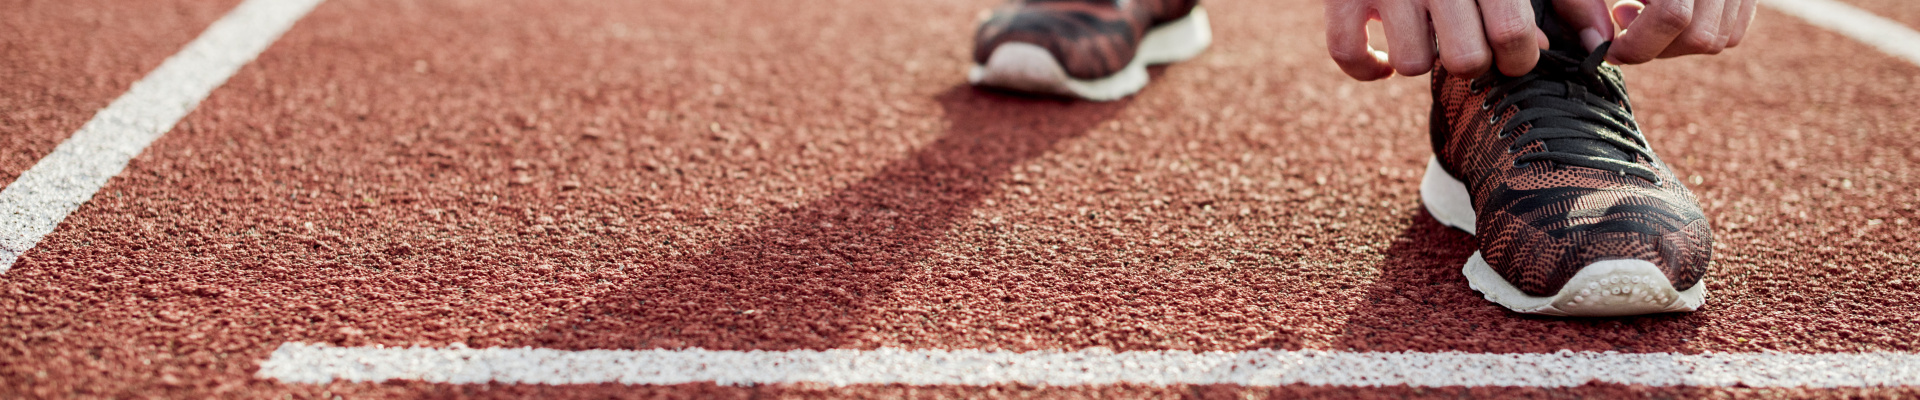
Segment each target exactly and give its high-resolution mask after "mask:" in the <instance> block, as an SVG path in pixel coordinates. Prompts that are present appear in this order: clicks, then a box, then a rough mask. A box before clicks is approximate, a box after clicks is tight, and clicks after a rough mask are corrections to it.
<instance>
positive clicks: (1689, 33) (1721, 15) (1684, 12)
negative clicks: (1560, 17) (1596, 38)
mask: <svg viewBox="0 0 1920 400" xmlns="http://www.w3.org/2000/svg"><path fill="white" fill-rule="evenodd" d="M1583 1H1584V2H1588V3H1597V2H1599V1H1604V0H1583ZM1647 3H1649V4H1643V3H1641V2H1640V1H1639V0H1624V1H1620V3H1619V4H1615V5H1613V18H1614V19H1615V20H1617V21H1619V22H1620V25H1621V26H1624V27H1626V31H1625V32H1622V33H1620V37H1619V39H1617V40H1615V41H1614V42H1613V47H1612V49H1610V50H1608V51H1607V61H1609V62H1612V63H1615V64H1639V63H1644V62H1648V61H1653V60H1654V59H1656V58H1670V57H1679V56H1684V55H1691V54H1719V53H1720V51H1721V50H1725V49H1729V48H1733V47H1734V46H1739V45H1740V39H1741V38H1742V37H1745V36H1746V33H1747V25H1749V24H1751V23H1752V22H1753V9H1754V7H1755V6H1758V5H1759V0H1657V1H1656V0H1647ZM1589 8H1591V6H1589ZM1562 14H1565V13H1564V12H1563V13H1562Z"/></svg>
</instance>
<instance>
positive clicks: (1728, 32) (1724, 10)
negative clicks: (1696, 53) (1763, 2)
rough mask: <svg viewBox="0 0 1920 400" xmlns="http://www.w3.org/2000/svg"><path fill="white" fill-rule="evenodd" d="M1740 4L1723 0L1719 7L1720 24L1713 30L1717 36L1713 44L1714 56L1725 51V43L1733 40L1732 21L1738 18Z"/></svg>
mask: <svg viewBox="0 0 1920 400" xmlns="http://www.w3.org/2000/svg"><path fill="white" fill-rule="evenodd" d="M1740 3H1742V1H1740V0H1725V2H1724V3H1721V5H1720V24H1719V25H1716V26H1717V28H1714V30H1713V33H1714V34H1715V35H1719V37H1718V38H1716V39H1714V42H1713V47H1714V50H1715V53H1716V54H1718V52H1721V51H1726V50H1727V42H1728V41H1731V40H1733V26H1734V25H1735V23H1734V21H1735V20H1737V19H1739V18H1740Z"/></svg>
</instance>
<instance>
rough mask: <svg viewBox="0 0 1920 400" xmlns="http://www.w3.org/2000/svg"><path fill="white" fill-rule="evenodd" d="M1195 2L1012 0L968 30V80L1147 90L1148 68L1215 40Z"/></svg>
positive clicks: (1106, 95)
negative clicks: (970, 35)
mask: <svg viewBox="0 0 1920 400" xmlns="http://www.w3.org/2000/svg"><path fill="white" fill-rule="evenodd" d="M1198 2H1199V0H1012V1H1010V2H1008V3H1007V4H1005V5H1003V6H1001V7H1000V8H997V9H995V10H993V12H992V13H990V14H988V15H987V16H986V17H985V19H983V20H982V21H981V22H980V27H979V29H978V30H977V31H976V32H975V33H974V48H973V62H974V64H973V68H972V70H970V71H968V72H967V82H969V83H972V84H974V85H979V86H986V87H995V88H1002V89H1009V90H1015V91H1022V92H1031V93H1040V94H1051V95H1060V96H1069V97H1078V98H1082V99H1087V100H1094V101H1108V100H1115V99H1119V98H1122V97H1126V96H1127V95H1130V94H1133V93H1134V92H1138V91H1140V88H1142V87H1145V86H1146V85H1147V66H1149V65H1158V64H1166V63H1172V62H1177V61H1182V60H1186V59H1189V58H1193V57H1194V56H1196V55H1199V54H1200V52H1201V51H1202V50H1206V48H1207V45H1209V44H1211V43H1212V42H1213V31H1212V30H1211V28H1209V27H1208V25H1207V13H1206V10H1204V9H1202V8H1201V7H1199V6H1198Z"/></svg>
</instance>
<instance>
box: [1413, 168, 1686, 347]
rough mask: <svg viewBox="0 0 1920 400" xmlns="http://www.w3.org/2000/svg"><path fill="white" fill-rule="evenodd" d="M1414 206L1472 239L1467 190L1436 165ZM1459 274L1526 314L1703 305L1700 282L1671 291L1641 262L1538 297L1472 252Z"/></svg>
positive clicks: (1619, 264)
mask: <svg viewBox="0 0 1920 400" xmlns="http://www.w3.org/2000/svg"><path fill="white" fill-rule="evenodd" d="M1420 202H1421V203H1422V204H1424V205H1426V207H1427V213H1428V214H1432V215H1433V218H1434V219H1436V220H1439V221H1440V224H1442V225H1446V226H1450V227H1454V228H1457V229H1460V230H1463V231H1466V232H1467V233H1470V234H1471V233H1474V222H1475V221H1474V218H1475V217H1474V212H1473V199H1472V197H1471V196H1470V195H1468V194H1467V185H1466V184H1464V183H1461V182H1460V180H1459V179H1455V178H1454V177H1453V175H1451V174H1448V173H1447V171H1446V170H1445V169H1443V168H1441V167H1440V160H1439V159H1429V160H1427V173H1426V176H1425V177H1424V178H1422V179H1421V180H1420ZM1461 273H1463V274H1466V276H1467V285H1468V286H1470V287H1472V288H1473V290H1476V291H1479V292H1480V294H1481V295H1482V296H1485V297H1486V298H1487V300H1488V301H1492V302H1494V303H1496V304H1499V305H1501V306H1503V307H1506V308H1507V309H1509V310H1513V311H1515V312H1522V313H1528V314H1546V315H1560V316H1573V317H1613V316H1622V315H1640V314H1654V313H1663V312H1690V311H1694V310H1699V309H1700V305H1701V304H1705V303H1706V300H1707V289H1706V286H1707V285H1706V284H1705V283H1704V282H1703V283H1698V284H1694V285H1693V287H1692V288H1688V289H1687V290H1684V291H1682V290H1675V289H1674V288H1673V282H1670V281H1668V280H1667V275H1666V274H1663V273H1660V268H1659V267H1657V266H1655V265H1653V263H1652V262H1648V261H1645V260H1631V259H1628V260H1605V261H1599V262H1595V263H1593V264H1588V265H1587V266H1586V267H1585V268H1581V269H1580V272H1579V273H1576V274H1574V275H1573V279H1571V280H1568V281H1567V284H1566V286H1563V287H1561V288H1560V292H1559V293H1555V294H1553V295H1552V296H1544V297H1543V296H1531V295H1528V294H1526V293H1525V292H1521V291H1520V288H1516V287H1514V286H1513V284H1512V283H1508V282H1507V280H1506V278H1502V277H1501V276H1500V273H1499V272H1495V271H1494V270H1493V267H1492V266H1489V265H1487V260H1486V259H1484V258H1481V257H1480V252H1477V251H1476V252H1474V253H1473V257H1472V258H1468V259H1467V265H1466V266H1465V267H1463V268H1462V269H1461Z"/></svg>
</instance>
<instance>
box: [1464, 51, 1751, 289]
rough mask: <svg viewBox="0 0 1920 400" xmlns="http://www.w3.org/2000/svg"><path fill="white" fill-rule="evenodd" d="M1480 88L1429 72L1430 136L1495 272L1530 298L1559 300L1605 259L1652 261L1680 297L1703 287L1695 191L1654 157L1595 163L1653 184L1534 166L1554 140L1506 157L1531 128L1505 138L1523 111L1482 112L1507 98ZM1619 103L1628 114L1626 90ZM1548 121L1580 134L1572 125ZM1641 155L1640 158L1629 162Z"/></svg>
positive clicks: (1607, 77) (1614, 76) (1610, 72)
mask: <svg viewBox="0 0 1920 400" xmlns="http://www.w3.org/2000/svg"><path fill="white" fill-rule="evenodd" d="M1543 60H1544V57H1543ZM1543 68H1545V66H1543ZM1490 73H1496V74H1497V72H1490ZM1597 75H1599V76H1598V78H1599V82H1598V83H1600V84H1605V85H1609V86H1612V87H1611V88H1595V89H1597V90H1609V89H1612V90H1619V89H1620V88H1621V87H1623V86H1622V85H1620V84H1619V83H1620V76H1619V70H1618V69H1615V68H1613V67H1610V66H1601V67H1600V71H1599V73H1598V74H1597ZM1503 78H1504V77H1503ZM1504 79H1512V78H1504ZM1556 79H1558V78H1549V80H1550V81H1552V80H1556ZM1547 83H1548V84H1563V85H1564V84H1567V83H1563V82H1557V81H1553V82H1547ZM1592 83H1593V82H1589V83H1584V84H1592ZM1574 84H1583V83H1577V82H1576V83H1574ZM1486 86H1487V85H1484V84H1482V85H1475V84H1474V82H1473V81H1471V80H1468V79H1462V78H1458V77H1453V76H1451V75H1450V74H1448V73H1447V72H1446V71H1444V70H1442V71H1436V72H1435V73H1434V74H1433V91H1434V93H1433V94H1434V110H1433V120H1432V124H1433V131H1432V135H1433V145H1434V150H1435V153H1436V154H1437V155H1438V157H1439V159H1440V163H1441V164H1442V166H1443V167H1444V168H1446V169H1447V172H1449V173H1451V174H1453V176H1454V177H1456V178H1459V179H1461V180H1462V181H1464V182H1466V183H1467V188H1468V191H1469V193H1470V194H1471V196H1472V199H1473V207H1474V211H1475V213H1476V214H1477V217H1478V219H1477V226H1476V227H1475V228H1476V230H1477V232H1476V233H1477V236H1478V237H1479V241H1480V251H1481V256H1482V257H1483V258H1485V259H1486V261H1487V263H1488V264H1489V265H1490V266H1491V267H1493V269H1494V270H1495V271H1497V272H1499V273H1500V275H1501V276H1502V277H1504V278H1506V280H1507V281H1508V282H1509V283H1512V284H1513V285H1514V286H1515V287H1518V288H1519V289H1520V290H1521V291H1523V292H1526V293H1527V294H1529V295H1534V296H1546V295H1552V294H1554V293H1557V292H1559V290H1560V288H1561V287H1562V286H1564V285H1565V284H1566V282H1567V281H1568V280H1569V279H1571V278H1572V277H1573V275H1574V274H1576V273H1578V272H1579V270H1580V268H1583V267H1585V266H1587V265H1589V264H1592V263H1594V262H1597V261H1602V260H1610V259H1640V260H1646V261H1649V262H1652V263H1653V264H1654V265H1657V266H1659V267H1660V268H1661V269H1662V270H1663V271H1664V272H1665V273H1666V275H1667V279H1669V280H1671V281H1672V282H1673V284H1674V287H1675V289H1679V290H1686V289H1688V288H1691V287H1692V286H1693V285H1695V284H1697V283H1698V282H1699V281H1700V278H1701V276H1702V275H1704V274H1705V273H1706V268H1707V262H1708V260H1709V259H1710V258H1711V257H1712V241H1713V238H1712V234H1711V233H1710V231H1709V229H1708V227H1707V221H1706V217H1705V216H1704V214H1703V213H1702V212H1701V210H1700V206H1699V204H1698V202H1697V201H1696V200H1695V199H1694V196H1693V193H1692V192H1690V191H1688V190H1687V189H1686V187H1684V186H1683V185H1682V184H1681V182H1680V180H1679V179H1676V177H1675V176H1674V175H1673V172H1672V171H1671V170H1670V169H1669V168H1667V166H1666V164H1665V163H1664V162H1662V161H1660V159H1659V158H1658V157H1657V156H1654V155H1653V152H1652V151H1651V150H1649V149H1644V148H1640V149H1630V150H1633V152H1603V153H1604V154H1602V155H1603V156H1612V157H1618V158H1620V159H1622V160H1624V161H1622V162H1626V163H1631V164H1634V165H1637V167H1634V168H1635V169H1636V170H1638V169H1639V168H1640V167H1644V168H1645V169H1646V170H1648V171H1651V174H1650V175H1651V176H1652V177H1653V178H1655V179H1648V178H1647V177H1643V176H1638V175H1636V174H1627V173H1624V172H1622V171H1621V170H1605V169H1598V168H1590V167H1585V166H1570V165H1567V164H1565V163H1559V162H1553V161H1541V160H1539V157H1540V156H1539V155H1538V154H1543V153H1551V152H1549V151H1548V150H1549V149H1548V146H1549V145H1555V143H1556V142H1553V141H1533V142H1530V143H1526V144H1525V145H1522V146H1520V147H1519V148H1517V149H1513V150H1514V151H1509V148H1510V146H1514V145H1515V144H1516V139H1517V138H1521V137H1523V136H1526V134H1527V133H1528V131H1529V130H1530V129H1533V126H1532V125H1533V124H1532V123H1524V124H1520V125H1519V126H1517V127H1514V129H1512V130H1511V131H1509V132H1505V133H1504V134H1503V133H1502V132H1499V130H1500V129H1502V128H1503V126H1502V125H1504V124H1503V122H1506V121H1509V120H1511V119H1512V118H1515V117H1516V116H1517V115H1518V114H1519V112H1520V110H1522V109H1525V108H1527V106H1528V104H1530V103H1527V102H1522V103H1521V104H1515V105H1512V106H1507V107H1490V108H1489V107H1486V106H1485V105H1489V104H1500V103H1502V101H1501V100H1503V99H1502V98H1500V97H1495V98H1489V96H1504V95H1507V94H1509V93H1503V92H1501V91H1499V90H1488V89H1487V88H1486ZM1577 90H1579V89H1574V90H1569V92H1573V91H1577ZM1578 94H1583V93H1576V95H1578ZM1618 101H1619V102H1620V103H1619V104H1617V105H1618V106H1619V108H1620V109H1625V108H1626V105H1625V92H1624V90H1620V91H1619V99H1618ZM1616 111H1617V110H1616ZM1495 114H1498V116H1499V118H1494V116H1495ZM1553 123H1554V124H1556V125H1559V126H1585V125H1582V124H1579V123H1577V121H1576V122H1573V123H1569V122H1567V121H1553ZM1535 136H1538V135H1535ZM1592 141H1605V140H1592ZM1559 143H1566V142H1565V141H1561V142H1559ZM1575 143H1584V142H1575ZM1621 143H1625V144H1628V145H1632V144H1634V143H1637V142H1634V141H1631V140H1628V141H1623V142H1621ZM1560 145H1561V146H1563V147H1564V146H1566V145H1564V144H1560ZM1641 151H1644V153H1645V155H1644V156H1642V155H1638V154H1635V153H1638V152H1641ZM1527 154H1536V155H1535V156H1533V157H1529V158H1530V159H1532V160H1531V162H1521V161H1522V158H1523V157H1525V156H1526V155H1527ZM1609 162H1612V161H1609ZM1589 164H1591V163H1589Z"/></svg>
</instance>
